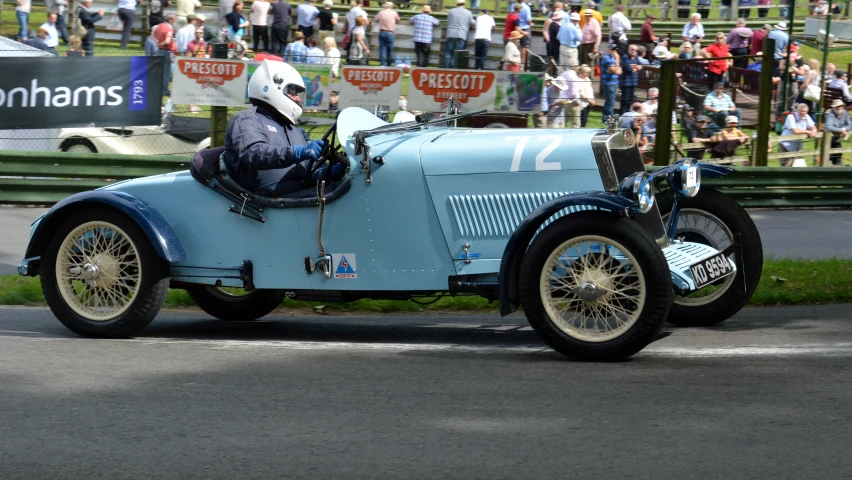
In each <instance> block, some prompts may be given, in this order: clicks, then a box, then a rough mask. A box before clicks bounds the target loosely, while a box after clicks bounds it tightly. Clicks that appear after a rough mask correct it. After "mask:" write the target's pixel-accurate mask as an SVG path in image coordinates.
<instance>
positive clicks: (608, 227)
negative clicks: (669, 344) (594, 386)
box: [519, 212, 672, 361]
mask: <svg viewBox="0 0 852 480" xmlns="http://www.w3.org/2000/svg"><path fill="white" fill-rule="evenodd" d="M586 236H595V237H596V238H603V239H607V240H608V241H611V242H615V243H618V244H620V245H621V246H623V247H624V249H626V250H627V251H628V252H629V253H630V255H632V256H633V258H634V259H635V263H636V264H637V265H638V269H637V268H635V267H634V269H633V272H634V273H633V275H635V276H636V277H637V279H638V278H639V277H640V276H641V277H642V279H643V280H644V294H642V293H641V290H639V291H636V290H633V291H631V292H635V295H636V297H635V298H637V299H642V302H643V303H641V304H636V303H634V304H633V308H632V311H633V312H634V313H635V312H638V313H635V321H633V323H632V325H629V323H628V326H626V327H624V328H626V330H625V331H623V332H621V333H620V334H619V335H618V336H616V337H614V338H610V339H600V340H599V341H589V340H585V339H582V338H578V337H579V336H580V335H579V334H571V333H569V332H568V331H566V329H563V328H560V327H559V326H558V325H556V324H555V323H554V320H553V319H552V318H551V316H550V314H549V313H548V309H547V307H545V300H544V299H543V298H542V296H543V293H542V290H543V289H544V283H543V282H544V278H543V277H544V275H545V272H548V271H552V270H550V267H548V262H549V259H550V258H551V256H552V255H553V254H555V253H556V251H557V249H561V248H562V247H563V246H564V245H565V244H566V243H568V242H569V241H571V240H572V239H577V240H578V241H579V240H582V238H581V237H586ZM599 257H600V258H607V260H606V262H614V263H607V265H615V266H616V267H615V268H612V269H610V273H615V272H619V273H623V272H629V270H625V269H624V267H623V266H621V265H620V264H618V262H617V261H616V260H614V259H615V257H613V256H608V255H607V256H599ZM578 262H579V260H576V261H573V262H572V263H571V265H572V266H571V267H567V266H566V267H565V268H566V269H568V268H574V267H573V265H575V264H578ZM606 262H604V263H606ZM607 268H610V267H609V266H607ZM562 278H563V279H567V278H568V277H567V276H563V277H562ZM609 278H610V280H609V281H611V282H613V284H612V285H611V286H612V289H613V290H615V289H616V286H615V285H616V284H615V282H616V281H615V280H613V278H614V277H609ZM605 280H606V279H605ZM550 281H551V282H552V280H550ZM519 284H520V295H521V303H522V304H523V308H524V312H525V313H526V316H527V319H528V320H529V322H530V325H531V326H532V327H533V329H534V330H535V331H536V332H537V333H538V334H539V335H540V336H541V338H542V339H543V340H544V342H545V343H547V344H548V345H549V346H550V347H552V348H553V349H554V350H556V351H558V352H559V353H562V354H563V355H565V356H567V357H570V358H572V359H575V360H591V361H612V360H623V359H625V358H628V357H630V356H631V355H634V354H635V353H637V352H638V351H640V350H642V349H643V348H645V346H646V345H648V344H649V343H651V342H652V341H654V340H655V339H656V338H657V335H658V333H659V332H660V329H661V328H662V326H663V324H664V323H665V321H666V317H667V316H668V313H669V305H670V304H671V301H672V288H671V278H670V274H669V267H668V264H667V263H666V259H665V257H664V256H663V253H662V250H660V247H659V246H658V245H657V244H656V242H655V241H654V239H652V238H651V236H650V235H649V234H648V232H647V231H646V230H645V229H644V228H642V226H640V225H639V224H637V223H636V222H635V221H633V220H631V219H629V218H625V217H618V216H616V215H615V214H610V213H603V212H582V213H575V214H571V215H567V216H565V217H563V218H561V219H559V220H557V221H555V222H553V223H552V224H551V225H549V226H547V227H546V228H545V229H544V230H543V231H542V232H541V233H539V235H538V236H537V237H536V238H535V240H534V241H533V242H532V245H531V246H530V247H529V250H527V253H526V255H525V256H524V259H523V262H522V264H521V272H520V278H519ZM550 285H551V286H552V283H551V284H550ZM564 288H567V287H564ZM639 288H640V289H641V287H639ZM571 295H573V296H572V297H571V300H572V301H580V303H578V304H577V305H578V308H579V309H581V310H583V309H586V308H587V307H586V305H588V303H583V302H582V301H581V300H579V297H578V295H576V294H571ZM564 298H567V296H566V297H563V299H564ZM575 299H576V300H575ZM595 301H597V300H595ZM640 305H641V308H640ZM626 308H628V309H629V306H628V307H626ZM584 325H585V324H584Z"/></svg>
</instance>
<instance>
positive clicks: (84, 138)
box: [59, 114, 210, 155]
mask: <svg viewBox="0 0 852 480" xmlns="http://www.w3.org/2000/svg"><path fill="white" fill-rule="evenodd" d="M209 146H210V120H209V119H207V118H193V117H179V116H174V115H171V114H166V115H165V116H164V117H163V124H162V125H156V126H146V127H90V128H63V129H61V130H60V131H59V149H60V150H62V151H63V152H84V153H119V154H130V155H170V154H171V155H179V154H190V153H194V152H197V151H198V150H201V149H204V148H207V147H209Z"/></svg>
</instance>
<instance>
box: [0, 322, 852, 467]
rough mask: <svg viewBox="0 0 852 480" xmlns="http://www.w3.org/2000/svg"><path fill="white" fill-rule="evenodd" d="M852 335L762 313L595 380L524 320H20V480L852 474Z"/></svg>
mask: <svg viewBox="0 0 852 480" xmlns="http://www.w3.org/2000/svg"><path fill="white" fill-rule="evenodd" d="M850 320H852V319H850V314H849V306H848V305H846V306H844V305H840V306H817V307H794V308H764V309H747V310H745V311H744V312H742V313H741V314H739V315H738V316H737V317H735V318H734V319H732V320H730V321H729V322H728V323H727V324H726V325H723V326H720V327H716V328H707V329H674V330H670V331H672V332H673V333H672V335H670V336H669V337H667V338H664V339H662V340H660V341H658V342H655V343H654V344H652V345H651V346H649V347H648V348H647V349H646V350H644V351H643V352H641V353H640V354H639V355H637V356H635V357H633V359H631V360H629V361H626V362H621V363H613V364H583V363H574V362H570V361H568V360H566V359H564V358H563V357H561V356H560V355H558V354H556V353H554V352H552V351H550V350H548V349H547V348H545V347H544V346H543V345H542V344H541V343H540V342H539V340H538V338H537V337H536V336H535V334H534V332H532V331H530V330H529V327H527V326H526V323H525V320H524V319H523V318H522V317H519V316H511V317H507V318H502V319H501V318H499V317H496V316H487V317H482V316H464V317H433V316H407V317H396V316H388V317H331V316H315V317H289V318H288V317H273V318H271V319H269V320H268V321H263V322H255V323H230V324H229V323H226V322H220V321H215V320H212V319H211V318H209V317H207V316H205V315H204V314H200V313H163V314H161V315H160V316H159V317H158V318H157V320H156V321H155V323H153V324H152V325H151V326H150V327H149V328H148V329H147V330H146V331H145V332H144V334H143V335H142V336H140V337H139V338H137V339H134V340H89V339H82V338H79V337H76V336H74V335H72V334H71V333H70V332H68V331H67V330H65V329H64V327H62V326H61V325H60V324H59V323H58V322H57V321H56V320H55V319H54V318H53V316H52V315H51V313H50V312H49V311H48V310H46V309H42V308H39V309H32V308H18V307H15V308H0V375H2V378H0V406H2V408H0V439H2V441H0V478H2V479H3V480H12V479H26V480H33V479H86V480H90V479H110V480H117V479H140V478H169V479H184V478H186V479H190V478H192V479H194V478H204V479H228V480H233V479H255V478H257V479H260V478H264V479H266V478H300V479H301V478H305V479H331V478H334V479H357V480H362V479H369V478H377V479H388V478H406V479H408V478H412V479H414V478H417V479H419V478H424V479H437V478H458V479H465V480H469V479H479V478H481V479H489V480H493V479H502V478H506V479H513V480H517V479H534V478H540V479H556V478H560V479H561V478H571V479H584V478H589V479H596V480H599V479H617V478H619V479H620V478H630V479H667V478H698V479H704V478H708V479H709V478H736V479H751V478H754V479H767V478H772V479H776V480H777V479H796V480H801V479H803V478H808V479H841V478H849V476H850V474H852V456H850V450H849V445H852V408H850V403H849V399H850V396H851V395H852V321H850Z"/></svg>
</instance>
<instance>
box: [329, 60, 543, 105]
mask: <svg viewBox="0 0 852 480" xmlns="http://www.w3.org/2000/svg"><path fill="white" fill-rule="evenodd" d="M543 86H544V73H519V72H501V71H495V72H492V71H485V70H455V69H435V68H415V69H413V70H412V71H411V80H410V82H409V84H408V109H409V110H420V111H435V110H446V108H447V102H448V101H449V99H450V97H452V98H453V100H454V102H456V103H457V104H459V106H460V107H461V109H462V110H463V111H470V110H478V109H482V108H485V109H488V112H489V113H537V112H539V111H541V91H542V88H543ZM341 97H342V92H341ZM342 100H343V99H342V98H341V101H342Z"/></svg>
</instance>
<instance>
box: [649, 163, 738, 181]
mask: <svg viewBox="0 0 852 480" xmlns="http://www.w3.org/2000/svg"><path fill="white" fill-rule="evenodd" d="M684 160H686V159H685V158H684V159H681V160H678V161H676V162H674V163H672V164H671V165H669V166H668V167H662V168H658V169H657V170H654V171H653V172H652V173H651V174H650V179H651V180H653V181H654V182H660V181H662V180H663V179H666V180H668V179H670V178H671V176H672V175H674V174H675V172H677V171H678V170H680V166H681V165H683V161H684ZM698 169H699V170H701V178H721V177H724V176H727V175H730V174H732V173H734V172H736V170H735V169H733V168H731V167H726V166H724V165H716V164H713V163H704V162H701V161H699V162H698Z"/></svg>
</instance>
